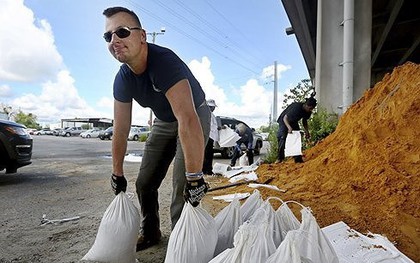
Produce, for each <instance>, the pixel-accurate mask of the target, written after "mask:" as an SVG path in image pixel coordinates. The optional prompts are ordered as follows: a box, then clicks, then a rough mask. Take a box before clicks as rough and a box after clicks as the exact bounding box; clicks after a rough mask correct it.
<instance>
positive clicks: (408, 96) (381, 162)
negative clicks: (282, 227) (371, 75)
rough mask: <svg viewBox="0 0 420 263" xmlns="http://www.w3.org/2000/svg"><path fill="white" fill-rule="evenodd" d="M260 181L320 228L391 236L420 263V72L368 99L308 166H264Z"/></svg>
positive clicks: (389, 78)
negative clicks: (307, 212)
mask: <svg viewBox="0 0 420 263" xmlns="http://www.w3.org/2000/svg"><path fill="white" fill-rule="evenodd" d="M257 174H258V175H259V176H260V177H262V178H264V177H274V178H275V179H274V180H273V182H272V183H271V184H274V185H277V186H279V187H280V188H283V189H287V190H288V191H287V193H285V194H281V195H279V194H276V195H279V197H281V198H282V199H283V200H296V201H299V202H301V203H302V204H304V205H306V206H309V207H311V208H312V210H313V212H314V215H315V217H316V219H317V220H318V223H319V224H320V225H321V226H326V225H329V224H332V223H335V222H337V221H344V222H345V223H347V224H348V225H349V226H350V227H352V228H354V229H356V230H358V231H359V232H364V233H365V232H367V231H371V232H373V233H378V234H382V235H385V236H387V237H388V239H389V240H391V241H393V242H395V243H396V246H397V248H398V249H400V250H401V251H402V252H403V253H404V254H406V255H407V256H409V257H410V258H411V259H413V260H414V261H415V262H420V65H417V64H413V63H406V64H405V65H403V66H400V67H397V68H395V69H394V71H393V72H392V73H391V74H388V75H386V76H385V77H384V79H383V80H382V81H381V82H379V83H377V84H376V85H375V87H374V88H372V89H369V90H368V91H366V92H365V94H364V95H363V97H362V98H361V99H359V100H358V101H357V102H355V103H354V104H353V105H352V107H351V108H350V109H349V110H347V112H346V113H345V114H344V115H343V116H342V117H341V119H340V121H339V124H338V126H337V129H336V131H335V132H334V133H333V134H331V135H330V136H328V137H327V138H326V139H325V140H323V141H321V142H320V143H318V144H317V145H316V146H315V147H313V148H311V149H309V150H308V151H307V152H305V163H304V164H294V163H293V162H291V161H288V162H285V163H282V164H270V165H268V164H265V165H262V166H260V167H259V168H258V170H257ZM262 194H263V195H264V196H270V195H273V194H274V193H273V192H272V191H269V190H265V191H264V190H263V191H262Z"/></svg>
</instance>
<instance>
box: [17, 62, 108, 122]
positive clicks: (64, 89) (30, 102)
mask: <svg viewBox="0 0 420 263" xmlns="http://www.w3.org/2000/svg"><path fill="white" fill-rule="evenodd" d="M11 104H12V106H13V108H15V109H19V110H22V111H23V112H25V113H32V114H35V115H36V116H37V117H38V122H40V123H57V122H59V121H60V120H61V119H64V118H75V117H78V118H83V117H108V115H109V114H108V115H107V116H103V115H104V113H101V112H98V111H97V110H95V109H94V108H92V107H91V106H89V105H87V104H86V101H85V100H84V99H83V98H81V97H80V96H79V94H78V91H77V89H76V87H75V86H74V79H73V77H72V76H71V75H70V73H69V72H68V71H66V70H62V71H60V72H59V73H58V74H57V76H56V80H55V81H51V80H49V81H47V82H45V83H44V84H42V91H41V94H40V95H35V94H24V95H23V96H21V97H19V98H16V99H14V100H12V101H11ZM105 115H106V114H105Z"/></svg>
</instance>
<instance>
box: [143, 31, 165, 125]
mask: <svg viewBox="0 0 420 263" xmlns="http://www.w3.org/2000/svg"><path fill="white" fill-rule="evenodd" d="M165 32H166V29H165V28H164V27H161V28H160V32H151V33H146V34H147V35H151V36H152V43H153V44H154V43H155V41H156V36H157V35H163V34H165ZM152 125H153V111H152V109H150V116H149V127H150V130H152Z"/></svg>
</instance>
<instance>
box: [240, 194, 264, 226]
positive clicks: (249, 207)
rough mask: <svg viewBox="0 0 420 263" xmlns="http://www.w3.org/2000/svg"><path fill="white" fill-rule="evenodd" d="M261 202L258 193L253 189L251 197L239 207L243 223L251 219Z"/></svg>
mask: <svg viewBox="0 0 420 263" xmlns="http://www.w3.org/2000/svg"><path fill="white" fill-rule="evenodd" d="M262 202H263V201H262V198H261V194H260V191H258V190H257V189H255V190H254V192H253V193H252V195H251V196H250V197H248V199H246V200H245V202H244V203H243V204H242V205H241V215H242V219H243V221H244V222H245V221H247V220H248V219H250V218H251V216H252V214H254V212H255V211H256V210H257V209H258V208H259V207H260V206H261V204H262Z"/></svg>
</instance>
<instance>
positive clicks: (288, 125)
mask: <svg viewBox="0 0 420 263" xmlns="http://www.w3.org/2000/svg"><path fill="white" fill-rule="evenodd" d="M283 122H284V124H286V127H287V129H288V131H289V133H292V131H293V128H292V126H291V125H290V123H289V118H288V117H287V114H285V115H284V117H283Z"/></svg>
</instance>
